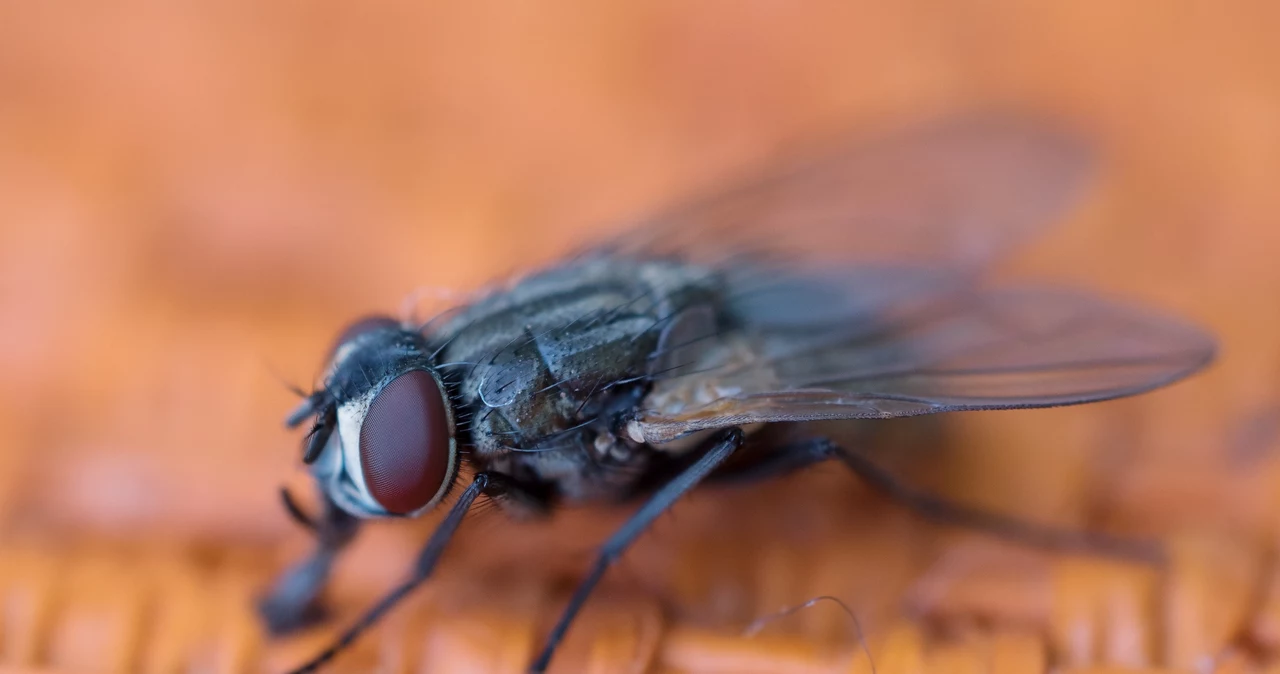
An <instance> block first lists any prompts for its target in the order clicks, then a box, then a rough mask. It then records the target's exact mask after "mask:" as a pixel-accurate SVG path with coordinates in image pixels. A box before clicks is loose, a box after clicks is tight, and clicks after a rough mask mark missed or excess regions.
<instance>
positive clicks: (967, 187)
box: [259, 117, 1215, 672]
mask: <svg viewBox="0 0 1280 674" xmlns="http://www.w3.org/2000/svg"><path fill="white" fill-rule="evenodd" d="M1089 163H1090V162H1089V154H1088V152H1087V151H1086V149H1085V148H1084V147H1083V146H1082V144H1081V143H1079V142H1078V141H1077V140H1075V139H1074V138H1073V137H1071V136H1069V135H1067V134H1064V133H1061V132H1059V131H1055V130H1052V129H1050V128H1048V127H1046V126H1040V125H1036V124H1032V123H1029V122H1027V121H1025V120H1016V119H997V118H976V117H969V118H955V119H950V120H944V121H942V122H940V123H933V124H929V125H923V126H918V127H914V128H912V129H910V130H907V131H904V132H900V133H897V134H892V135H887V136H882V137H880V138H879V139H878V140H874V141H871V142H869V143H852V144H839V145H836V146H834V147H833V148H832V149H828V150H827V151H825V152H823V153H819V154H816V155H812V156H811V158H810V159H809V160H807V161H804V162H799V163H795V162H778V163H776V164H775V165H774V166H773V168H771V169H770V170H768V171H765V172H763V173H761V174H759V176H758V177H756V178H754V179H752V180H747V181H742V182H740V183H739V184H738V185H737V186H735V187H733V188H731V189H728V190H722V191H719V192H714V193H712V194H711V196H709V197H707V198H703V199H697V200H693V201H690V202H686V203H684V204H682V205H679V206H678V207H676V208H673V209H671V210H668V211H666V212H662V213H659V214H657V215H655V216H654V217H652V218H650V219H648V220H646V221H644V222H641V223H638V224H637V225H635V226H634V227H632V228H631V229H630V230H629V231H628V233H625V234H623V235H621V236H618V237H615V238H613V239H611V240H608V241H606V242H604V243H602V244H599V245H595V246H593V247H590V248H587V249H586V250H584V251H583V252H580V253H579V254H577V255H575V256H572V257H569V258H567V259H565V260H563V261H561V262H560V263H558V264H556V265H553V266H550V267H547V268H544V269H542V270H540V271H535V272H533V273H530V274H528V275H526V276H524V277H522V278H519V279H516V280H515V281H513V282H510V283H507V284H505V285H502V286H499V287H495V288H492V289H489V290H487V291H484V292H481V293H478V294H477V295H476V296H475V297H473V298H471V299H469V300H468V301H465V302H463V303H461V304H460V305H459V306H457V307H454V308H453V309H451V310H449V311H447V312H445V313H443V314H441V315H440V316H439V317H437V318H436V319H433V320H432V321H430V322H429V323H427V324H426V325H425V326H420V325H410V324H405V323H402V322H399V321H396V320H393V319H391V318H387V317H372V318H366V319H362V320H359V321H356V322H355V323H353V324H352V325H351V326H349V327H348V328H347V329H346V330H345V331H344V332H343V333H342V334H341V335H340V336H339V338H338V339H337V341H336V345H335V347H334V348H333V349H332V352H331V353H330V354H329V359H328V366H327V369H326V371H325V374H324V376H323V378H322V379H321V381H320V383H319V386H318V387H317V388H316V390H315V391H314V392H313V393H311V394H310V395H308V396H307V397H306V398H305V400H304V401H303V403H302V404H301V406H300V407H299V408H298V409H297V410H296V411H295V412H294V413H293V414H292V415H290V417H289V419H288V423H289V425H290V426H297V425H299V424H302V423H303V422H305V421H307V420H310V422H311V430H310V432H309V433H308V437H307V439H306V441H305V443H304V448H305V449H304V456H303V460H304V462H305V463H306V464H307V466H308V467H309V469H310V472H311V474H312V476H313V477H314V479H315V481H316V484H317V486H318V488H319V491H320V493H321V494H322V496H323V500H322V503H323V506H322V512H321V513H320V514H319V516H318V517H315V518H313V517H311V516H309V515H307V514H305V513H303V512H302V511H301V509H299V508H298V507H297V506H296V504H294V502H293V500H292V499H291V498H289V496H288V494H287V493H285V505H286V507H287V509H288V511H289V512H290V514H291V515H293V516H294V518H295V519H297V520H298V521H299V522H301V523H303V524H304V525H305V526H307V527H308V528H310V529H311V530H312V531H313V532H314V534H315V537H316V540H317V547H316V551H315V552H314V554H313V555H312V556H310V557H308V558H307V559H305V560H303V561H302V562H301V563H300V564H298V565H297V566H295V567H293V568H292V569H290V570H289V571H288V572H286V573H285V574H284V575H283V576H282V577H281V579H280V580H279V581H278V582H277V584H276V585H275V586H274V588H273V589H272V591H271V592H270V593H269V594H268V595H267V596H266V597H264V598H263V599H262V600H261V602H260V604H259V610H260V612H261V614H262V615H263V617H264V619H265V621H266V623H267V625H268V626H269V628H270V629H271V631H273V632H275V633H282V632H287V631H289V630H292V629H296V628H298V627H300V626H302V625H305V624H307V623H309V622H310V621H312V620H314V619H315V618H316V616H317V615H318V606H317V598H318V595H319V593H320V591H321V589H322V588H323V586H324V584H325V582H326V580H327V578H328V575H329V571H330V567H331V565H332V563H333V560H334V558H335V557H336V556H337V555H338V554H339V553H340V552H341V550H342V549H343V548H344V547H345V546H346V545H347V544H348V543H349V542H350V541H351V540H352V538H353V537H354V535H355V534H356V531H357V529H358V526H359V523H360V521H362V520H366V519H374V518H388V517H416V516H418V515H421V514H423V513H426V512H428V511H431V510H433V509H434V508H436V507H437V506H438V505H439V504H441V503H442V502H443V501H444V499H445V498H446V497H449V498H451V500H452V505H451V506H450V507H449V511H448V513H447V516H446V517H445V518H444V520H443V521H442V522H441V524H440V525H439V527H438V528H437V530H436V531H435V532H434V533H433V535H432V536H431V538H430V539H429V540H428V541H427V543H426V545H425V546H424V547H423V549H422V551H421V553H420V555H419V557H418V559H417V562H416V563H415V565H414V567H413V569H412V571H411V573H410V574H409V577H408V578H407V579H406V580H405V581H404V582H403V583H402V584H401V585H399V586H397V587H396V588H395V589H393V590H392V591H391V592H390V593H389V594H387V595H386V596H385V597H384V598H383V599H382V600H381V601H380V602H379V603H378V604H376V605H375V606H374V607H373V608H372V609H370V610H369V611H368V612H367V613H366V614H365V615H364V617H362V618H360V619H359V620H358V621H356V623H355V624H354V625H353V626H352V627H351V628H350V629H349V630H348V631H346V632H345V633H344V634H343V635H342V636H341V637H340V638H339V639H338V640H337V641H336V642H335V643H334V644H333V645H332V646H331V647H330V648H328V649H327V650H325V651H324V652H322V653H321V654H319V655H318V656H316V657H315V658H314V659H313V660H312V661H311V662H309V663H307V664H305V665H303V666H302V667H300V668H299V669H297V670H296V671H297V672H307V671H312V670H314V669H316V668H318V667H320V666H321V665H323V664H324V663H326V662H328V661H329V660H330V659H332V658H333V657H334V656H335V655H337V654H338V653H339V652H340V651H341V650H342V649H343V648H344V647H346V646H347V645H349V644H350V643H351V642H352V641H354V640H355V639H356V638H357V637H358V636H359V635H360V634H361V633H362V632H363V631H364V630H365V629H367V628H368V627H370V626H371V625H372V624H374V623H375V622H376V621H377V620H378V619H379V618H380V617H381V616H382V615H383V614H384V613H386V612H387V611H388V610H390V609H391V608H392V607H393V606H394V605H395V604H396V602H398V601H399V600H400V599H401V598H403V597H404V596H405V595H407V594H408V593H409V592H411V591H412V590H413V589H414V588H415V587H416V586H417V585H419V584H421V583H422V582H424V581H426V580H427V579H428V577H429V576H430V575H431V573H432V570H433V569H434V567H435V565H436V563H437V561H438V560H439V559H440V556H441V555H442V554H443V552H444V550H445V548H446V547H447V545H448V543H449V540H450V539H451V538H452V536H453V535H454V533H455V531H456V530H457V529H458V527H459V525H460V524H461V523H462V521H463V518H464V515H465V514H466V512H467V510H468V508H470V507H471V505H472V503H473V502H474V501H475V500H476V499H477V498H478V497H480V496H482V495H484V496H486V497H489V498H491V499H494V500H495V501H496V502H497V503H499V504H500V505H501V506H502V507H503V508H504V509H506V510H508V511H510V512H511V513H513V514H520V515H539V514H543V513H546V512H549V511H550V510H552V509H553V507H555V506H558V505H578V504H588V503H593V502H601V501H636V502H638V503H640V505H639V508H638V509H637V510H636V511H635V513H634V514H633V515H632V516H631V517H630V519H628V520H627V522H626V523H625V524H624V525H623V526H622V527H621V528H620V529H619V530H618V531H617V532H616V533H615V534H614V535H613V536H612V537H610V538H609V539H608V540H607V541H606V542H605V543H604V544H603V546H602V547H601V549H600V551H599V555H598V557H597V559H596V561H595V563H594V564H593V565H592V567H591V568H590V570H589V572H588V573H587V575H586V576H585V578H584V579H583V580H582V581H581V584H580V585H579V586H578V589H577V591H576V592H575V593H574V594H573V596H572V598H571V599H570V601H569V604H568V606H567V608H566V609H565V610H564V612H563V614H562V616H561V617H560V619H559V620H558V622H557V623H556V624H555V626H554V627H553V628H552V630H551V632H550V634H549V635H548V636H547V638H546V641H545V642H544V646H543V648H542V650H541V651H540V653H539V655H538V657H537V659H536V660H535V661H534V662H533V663H532V665H531V667H530V670H531V671H534V672H541V671H543V670H544V669H545V668H546V667H547V665H548V663H549V661H550V660H551V657H552V654H553V652H554V651H555V648H556V646H557V644H559V643H560V640H561V638H562V637H563V636H564V634H565V632H566V630H567V629H568V628H569V625H570V623H571V622H572V621H573V619H574V616H575V615H576V614H577V613H578V611H579V609H580V608H581V607H582V605H583V603H584V602H585V601H586V600H587V598H588V595H589V594H590V593H591V591H592V589H593V588H594V587H595V585H596V583H597V582H598V581H599V580H600V578H601V576H602V575H603V574H604V573H605V571H606V570H607V569H608V568H609V566H610V564H611V563H612V562H613V561H614V560H615V559H617V558H618V557H619V556H620V555H621V554H622V553H623V552H624V551H626V549H627V548H628V546H630V545H631V543H632V542H633V541H634V540H635V539H636V538H637V537H638V536H639V535H640V534H641V533H642V532H644V531H645V529H646V527H648V526H649V524H650V523H651V522H653V520H654V519H656V518H657V517H658V516H659V515H660V514H661V513H663V512H664V511H665V510H666V509H667V508H669V507H670V506H671V505H672V504H673V503H675V502H676V501H677V500H679V499H680V497H681V496H682V495H683V494H685V493H686V492H688V491H689V490H690V489H693V488H694V487H696V486H698V485H699V484H701V483H703V482H707V481H715V480H730V479H737V480H745V479H753V478H758V477H768V476H772V475H777V474H780V473H784V472H788V471H792V470H796V469H799V468H803V467H805V466H808V465H812V464H815V463H818V462H822V461H828V460H836V461H840V462H841V463H843V464H844V465H846V466H847V467H849V468H850V469H852V470H853V471H854V472H855V473H856V474H858V475H859V476H860V477H861V478H862V479H864V480H866V481H868V482H869V483H870V484H871V485H872V486H874V487H876V488H878V489H880V490H882V491H885V492H887V493H888V494H889V495H890V496H893V497H895V498H897V499H899V500H901V501H903V502H905V503H906V504H907V505H908V506H911V507H913V508H916V509H917V510H920V511H922V512H924V513H925V514H927V515H930V516H932V517H934V518H935V519H940V520H943V521H946V522H950V523H954V524H964V525H971V526H978V527H983V528H985V529H988V530H992V531H994V532H996V533H1001V534H1004V535H1008V536H1013V537H1016V538H1019V539H1021V540H1023V541H1026V542H1029V543H1034V544H1042V545H1048V546H1056V547H1080V546H1089V547H1095V548H1101V549H1104V550H1108V551H1111V552H1117V553H1120V554H1135V555H1141V554H1144V550H1143V549H1140V548H1138V547H1136V546H1134V545H1130V544H1128V543H1126V542H1124V541H1115V540H1110V539H1105V538H1103V537H1100V536H1093V535H1089V534H1083V533H1075V532H1062V531H1053V530H1048V529H1045V528H1042V527H1037V526H1033V525H1029V524H1024V523H1021V522H1018V521H1016V520H1013V519H1010V518H1004V517H1000V516H995V515H991V514H987V513H983V512H980V511H976V510H972V509H969V508H966V507H964V506H962V505H959V504H952V503H947V502H943V501H940V500H938V499H934V498H932V497H930V496H928V495H926V494H922V493H920V492H915V491H912V490H911V489H910V488H908V487H905V486H904V485H902V484H900V483H899V482H897V481H896V479H895V478H894V477H893V476H892V475H890V474H889V473H887V472H886V471H884V470H882V469H880V468H879V467H878V466H876V465H875V464H874V463H873V462H871V461H870V460H869V459H867V458H866V457H865V456H864V454H863V453H861V452H859V448H857V447H843V446H839V445H837V444H836V443H834V442H833V441H831V440H829V439H827V438H824V437H821V436H818V435H815V434H811V435H809V436H807V437H804V436H802V437H801V438H800V439H799V440H790V441H786V442H781V441H774V440H770V439H769V438H770V435H769V434H768V433H762V432H759V431H760V430H761V429H763V428H766V427H768V426H769V425H770V424H777V423H791V422H810V421H818V420H842V419H883V418H891V417H906V416H914V415H923V414H934V413H939V412H953V411H965V410H996V409H1009V408H1024V407H1025V408H1033V407H1053V406H1060V405H1074V404H1080V403H1088V402H1095V401H1101V400H1108V399H1112V398H1120V397H1125V396H1130V395H1135V394H1139V393H1142V392H1145V391H1149V390H1152V389H1154V388H1158V387H1161V386H1164V385H1167V384H1170V383H1173V382H1175V381H1177V380H1180V379H1182V378H1184V377H1186V376H1188V375H1190V374H1192V373H1193V372H1195V371H1197V370H1199V369H1201V368H1202V367H1204V366H1205V365H1207V364H1208V363H1209V362H1210V361H1211V360H1212V358H1213V355H1214V351H1215V345H1214V341H1213V339H1212V338H1211V337H1210V336H1208V335H1207V334H1206V333H1204V332H1202V331H1201V330H1199V329H1198V328H1196V327H1194V326H1192V325H1189V324H1186V323H1183V322H1181V321H1179V320H1176V319H1174V318H1170V317H1167V316H1163V315H1160V314H1157V313H1154V312H1150V311H1147V310H1144V309H1140V308H1136V307H1130V306H1125V305H1122V304H1117V303H1113V302H1110V301H1105V300H1102V299H1100V298H1097V297H1094V296H1091V295H1088V294H1083V293H1079V292H1075V291H1071V290H1067V289H1062V288H1051V287H1020V286H1012V287H1009V286H999V285H992V284H989V283H987V282H985V280H984V274H983V272H984V271H985V270H986V269H987V268H988V266H989V265H990V264H991V262H992V261H994V260H996V259H997V258H998V257H999V256H1000V255H1001V254H1002V253H1003V252H1005V250H1006V249H1008V248H1009V247H1011V245H1012V244H1013V243H1015V242H1017V241H1019V240H1021V239H1024V238H1026V237H1027V236H1029V235H1030V234H1032V233H1034V231H1035V230H1036V228H1037V227H1038V226H1039V225H1041V224H1043V223H1046V222H1048V221H1050V220H1052V219H1053V218H1054V217H1055V216H1058V215H1061V214H1062V212H1063V211H1064V210H1065V209H1066V208H1067V207H1068V206H1069V205H1070V204H1071V202H1072V198H1073V197H1074V196H1075V194H1076V193H1077V192H1078V191H1079V189H1080V187H1081V186H1082V185H1083V182H1084V179H1085V178H1086V176H1087V174H1088V167H1089ZM800 428H803V426H800Z"/></svg>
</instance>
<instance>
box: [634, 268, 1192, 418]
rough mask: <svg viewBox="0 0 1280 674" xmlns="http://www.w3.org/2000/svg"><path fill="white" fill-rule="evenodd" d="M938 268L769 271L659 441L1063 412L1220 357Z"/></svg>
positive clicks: (662, 407)
mask: <svg viewBox="0 0 1280 674" xmlns="http://www.w3.org/2000/svg"><path fill="white" fill-rule="evenodd" d="M953 281H954V279H953V278H951V276H950V275H949V274H948V273H945V272H939V271H937V269H935V268H928V267H921V268H907V267H891V266H882V267H872V266H867V267H860V268H859V267H855V268H854V271H835V272H805V273H803V274H799V273H797V272H796V271H794V270H792V271H791V272H790V273H787V272H786V270H782V269H768V270H765V269H759V270H755V271H752V272H750V273H746V274H744V276H743V277H741V278H738V279H735V282H734V283H735V286H734V287H735V288H736V289H737V290H738V292H735V295H734V298H733V300H732V301H731V303H730V306H731V312H730V313H731V315H732V319H733V321H734V322H735V327H734V328H732V329H731V330H729V331H727V332H725V331H723V330H721V329H715V330H714V331H712V328H710V327H709V326H708V328H707V329H706V330H704V331H703V333H702V334H699V335H697V336H696V337H694V338H693V339H690V340H688V342H687V344H688V345H687V346H686V347H685V348H684V349H683V354H682V362H679V363H676V364H673V365H672V366H671V367H670V368H668V369H667V376H665V377H664V376H661V375H658V379H657V382H656V384H655V388H654V390H653V393H652V394H651V395H650V397H649V398H648V399H647V405H646V407H647V409H646V410H645V411H644V412H643V413H642V414H641V415H640V417H639V419H638V423H639V425H640V429H641V432H642V433H643V437H644V439H645V440H647V441H649V442H655V443H662V442H666V441H669V440H672V439H674V438H677V437H679V436H680V435H682V434H685V433H689V432H693V431H697V430H702V429H707V428H718V427H724V426H731V425H740V424H750V423H756V422H778V421H811V420H818V419H861V418H885V417H900V416H912V415H919V414H931V413H937V412H947V411H957V410H993V409H1009V408H1021V407H1049V406H1057V405H1070V404H1079V403H1086V402H1093V401H1100V400H1107V399H1111V398H1117V397H1122V396H1128V395H1133V394H1137V393H1141V392H1143V391H1147V390H1150V389H1152V388H1156V387H1159V386H1162V385H1165V384H1168V383H1171V382H1173V381H1176V380H1178V379H1181V378H1182V377H1185V376H1187V375H1189V374H1191V373H1193V372H1195V371H1196V370H1198V369H1200V368H1201V367H1203V366H1204V365H1206V364H1207V363H1208V362H1209V361H1210V360H1211V359H1212V357H1213V354H1214V349H1215V347H1214V342H1213V340H1212V339H1211V338H1210V337H1209V336H1208V335H1207V334H1205V333H1204V332H1202V331H1200V330H1199V329H1197V328H1195V327H1193V326H1191V325H1188V324H1184V323H1181V322H1179V321H1177V320H1174V319H1172V318H1169V317H1165V316H1161V315H1158V314H1155V313H1152V312H1149V311H1146V310H1143V309H1138V308H1135V307H1130V306H1125V305H1122V304H1117V303H1111V302H1108V301H1105V300H1102V299H1100V298H1097V297H1093V296H1089V295H1086V294H1081V293H1076V292H1073V291H1068V290H1062V289H1053V288H1007V289H984V288H980V287H976V286H973V285H966V284H956V283H954V282H953Z"/></svg>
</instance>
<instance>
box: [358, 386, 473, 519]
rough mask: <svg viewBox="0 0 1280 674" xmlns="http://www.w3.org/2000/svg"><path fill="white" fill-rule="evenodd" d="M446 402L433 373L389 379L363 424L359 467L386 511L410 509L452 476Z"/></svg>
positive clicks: (430, 496) (427, 500)
mask: <svg viewBox="0 0 1280 674" xmlns="http://www.w3.org/2000/svg"><path fill="white" fill-rule="evenodd" d="M444 406H445V400H444V397H443V396H442V394H441V393H440V387H439V385H437V384H436V380H435V377H432V376H431V374H430V373H429V372H424V371H422V370H411V371H409V372H406V373H404V374H402V375H400V376H398V377H396V378H395V379H393V380H391V383H390V384H387V385H386V387H385V388H383V389H382V390H381V391H379V392H378V394H377V395H376V396H374V398H373V403H372V404H371V405H369V412H368V414H366V415H365V418H364V423H363V424H362V425H361V426H360V468H361V470H363V472H364V481H365V484H366V485H368V487H369V493H370V494H372V495H373V498H374V499H375V500H376V501H377V502H378V503H379V504H380V505H381V506H382V507H383V508H386V509H387V510H388V511H390V512H392V513H395V514H397V515H404V514H407V513H411V512H413V511H415V510H418V509H419V508H422V507H423V506H425V505H427V504H428V503H430V502H431V499H433V498H435V495H436V494H437V493H439V491H440V488H441V487H442V486H444V483H445V480H447V479H449V464H450V463H451V460H452V456H450V454H451V449H450V446H449V439H450V438H449V418H448V416H447V413H446V411H445V407H444Z"/></svg>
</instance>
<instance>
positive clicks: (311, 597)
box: [258, 491, 360, 635]
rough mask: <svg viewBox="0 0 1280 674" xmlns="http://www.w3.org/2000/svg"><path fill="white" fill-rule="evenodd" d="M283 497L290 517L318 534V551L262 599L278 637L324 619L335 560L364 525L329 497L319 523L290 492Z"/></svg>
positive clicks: (261, 607)
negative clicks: (325, 594) (323, 597)
mask: <svg viewBox="0 0 1280 674" xmlns="http://www.w3.org/2000/svg"><path fill="white" fill-rule="evenodd" d="M281 496H282V497H283V500H284V505H285V510H286V511H287V512H288V513H289V515H290V516H291V517H293V519H294V520H296V521H298V523H299V524H301V525H303V526H304V527H306V528H307V529H309V530H311V532H312V533H313V534H315V537H316V550H315V552H313V553H311V556H309V557H307V558H306V559H304V560H303V561H301V562H299V563H298V564H297V565H296V566H294V567H292V568H290V569H289V570H287V571H285V573H284V574H283V575H282V576H281V577H280V579H279V580H278V581H276V584H275V585H274V586H273V587H272V588H271V591H270V592H268V593H267V595H266V596H264V597H262V598H260V599H259V600H258V613H259V615H261V616H262V619H263V621H264V622H265V623H266V625H267V629H268V630H270V632H271V633H272V634H277V635H278V634H286V633H289V632H292V631H295V630H298V629H301V628H303V627H307V626H309V625H312V624H315V623H316V622H319V621H320V620H322V619H323V618H324V610H323V608H322V607H321V605H320V601H319V600H320V593H321V592H322V591H323V590H324V586H325V584H326V583H327V582H328V580H329V574H330V572H331V571H332V569H333V562H334V560H336V559H337V557H338V554H339V553H341V552H342V550H343V548H345V547H346V546H347V544H348V543H350V542H351V540H352V539H353V538H355V535H356V532H357V531H358V529H359V526H360V522H359V520H358V519H356V518H355V517H352V516H351V515H350V514H348V513H347V512H346V511H344V510H343V509H342V508H339V507H338V505H337V504H336V503H333V502H332V501H330V500H329V499H328V498H326V499H324V505H323V508H324V509H323V512H322V513H321V515H320V518H319V520H312V519H311V518H309V517H308V516H307V515H305V514H304V513H303V512H302V511H301V510H300V509H299V508H298V507H297V505H296V504H295V503H294V501H293V499H292V497H290V496H289V493H288V492H287V491H283V492H281Z"/></svg>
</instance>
